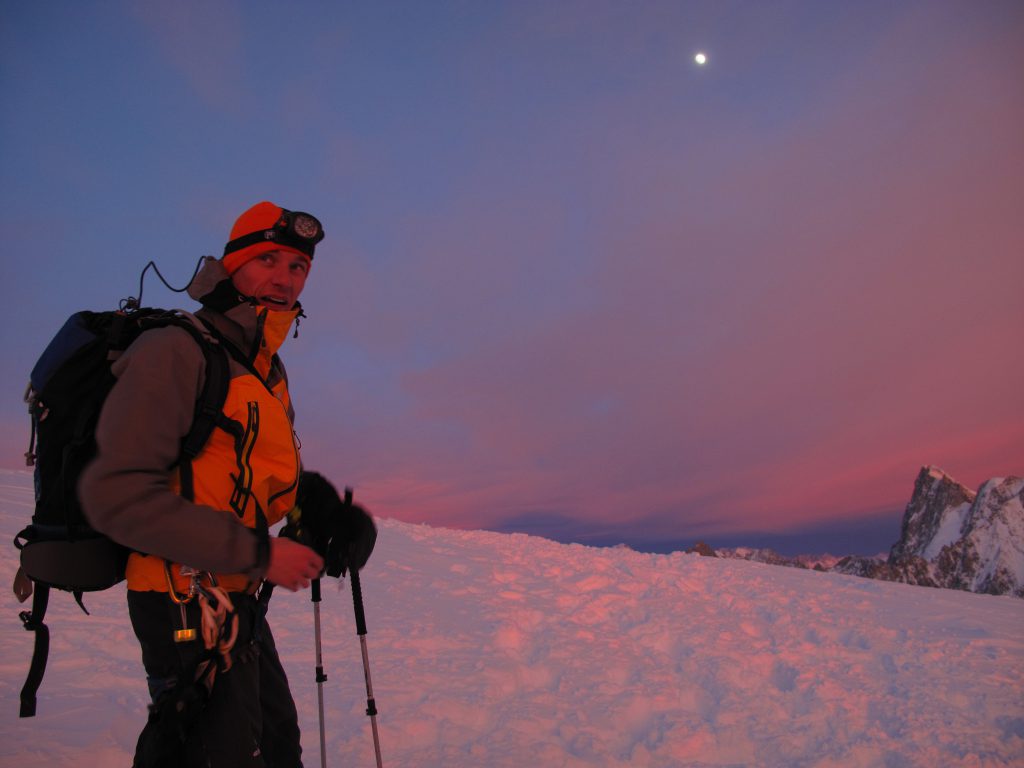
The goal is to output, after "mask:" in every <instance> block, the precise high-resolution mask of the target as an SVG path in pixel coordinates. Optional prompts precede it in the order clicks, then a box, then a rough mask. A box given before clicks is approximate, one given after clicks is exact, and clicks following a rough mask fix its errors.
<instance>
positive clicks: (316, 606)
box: [310, 578, 327, 768]
mask: <svg viewBox="0 0 1024 768" xmlns="http://www.w3.org/2000/svg"><path fill="white" fill-rule="evenodd" d="M310 586H311V588H312V592H313V598H312V599H313V633H314V635H315V636H316V698H317V706H318V708H319V710H320V768H327V739H326V737H325V735H324V681H325V680H327V675H325V674H324V658H323V653H322V650H321V646H320V579H319V578H316V579H313V582H312V584H311V585H310Z"/></svg>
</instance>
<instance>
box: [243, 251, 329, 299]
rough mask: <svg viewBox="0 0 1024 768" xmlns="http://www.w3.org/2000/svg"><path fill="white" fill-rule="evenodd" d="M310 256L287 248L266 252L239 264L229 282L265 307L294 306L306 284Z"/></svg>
mask: <svg viewBox="0 0 1024 768" xmlns="http://www.w3.org/2000/svg"><path fill="white" fill-rule="evenodd" d="M309 264H310V259H309V257H308V256H303V255H301V254H298V253H292V252H291V251H267V252H266V253H261V254H260V255H259V256H257V257H256V258H255V259H251V260H249V261H247V262H246V263H245V264H243V265H242V266H241V267H239V268H238V269H237V270H236V271H235V274H233V275H232V276H231V282H233V283H234V285H235V288H237V289H238V290H239V292H240V293H243V294H245V295H246V296H252V297H253V298H254V299H256V302H257V303H258V304H259V305H260V306H262V307H267V308H268V309H272V310H276V311H279V312H283V311H286V310H289V309H291V308H292V307H294V306H295V302H296V301H298V300H299V294H300V293H302V289H303V287H305V285H306V277H307V275H309Z"/></svg>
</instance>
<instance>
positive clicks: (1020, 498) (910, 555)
mask: <svg viewBox="0 0 1024 768" xmlns="http://www.w3.org/2000/svg"><path fill="white" fill-rule="evenodd" d="M833 570H835V571H837V572H839V573H847V574H853V575H857V576H866V577H869V578H874V579H882V580H885V581H900V582H904V583H907V584H919V585H922V586H929V587H945V588H948V589H963V590H967V591H969V592H983V593H986V594H992V595H1003V594H1010V595H1014V596H1016V597H1024V478H1020V477H1006V478H993V479H991V480H989V481H987V482H986V483H984V484H983V485H982V486H981V488H979V489H978V491H977V492H975V491H972V490H970V489H969V488H966V487H965V486H963V485H961V484H960V483H958V482H957V481H956V480H954V479H953V478H951V477H950V476H949V475H947V474H946V473H945V472H943V471H942V470H941V469H939V468H937V467H922V468H921V471H920V472H919V473H918V476H917V480H916V481H915V483H914V494H913V496H912V497H911V499H910V503H909V504H907V508H906V511H905V512H904V514H903V525H902V531H901V535H900V540H899V541H898V542H896V544H894V545H893V547H892V549H891V550H890V552H889V557H888V558H887V559H886V560H884V561H882V560H877V559H873V558H864V557H848V558H844V559H843V560H841V561H840V562H839V563H838V564H837V565H836V566H835V568H834V569H833Z"/></svg>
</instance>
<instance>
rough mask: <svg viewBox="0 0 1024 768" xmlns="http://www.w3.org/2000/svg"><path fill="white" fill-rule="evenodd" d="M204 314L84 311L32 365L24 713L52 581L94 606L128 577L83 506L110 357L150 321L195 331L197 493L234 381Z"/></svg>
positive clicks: (191, 454) (34, 681)
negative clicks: (201, 371) (202, 372)
mask: <svg viewBox="0 0 1024 768" xmlns="http://www.w3.org/2000/svg"><path fill="white" fill-rule="evenodd" d="M196 322H197V321H195V320H194V318H190V317H189V316H188V315H186V314H185V313H183V312H178V311H168V310H163V309H150V308H142V309H135V310H132V311H116V312H115V311H110V312H89V311H84V312H78V313H76V314H74V315H72V316H71V317H70V318H68V320H67V322H66V323H65V324H64V326H63V327H62V328H61V329H60V331H58V332H57V335H56V336H54V337H53V339H52V340H51V341H50V343H49V345H48V346H47V347H46V349H45V350H44V351H43V354H42V355H41V356H40V358H39V362H37V363H36V365H35V367H34V368H33V369H32V374H31V377H30V380H29V387H28V390H27V392H26V394H25V401H26V402H27V403H28V405H29V413H30V415H31V417H32V436H31V440H30V445H29V450H28V452H27V453H26V454H25V458H26V462H27V463H28V465H29V466H34V467H35V470H34V475H35V476H34V481H35V512H34V513H33V515H32V522H31V524H30V525H28V526H27V527H26V528H24V529H23V530H22V531H21V532H20V533H18V535H17V536H16V537H15V539H14V545H15V546H16V547H17V548H18V549H19V550H20V553H21V567H20V568H19V570H18V576H17V577H16V580H15V592H16V593H18V596H19V598H20V599H21V600H22V601H24V600H26V599H27V598H28V595H29V594H30V593H34V596H33V600H32V610H31V611H23V612H21V614H20V616H21V620H22V622H23V623H24V625H25V629H27V630H29V631H32V632H35V647H34V650H33V654H32V664H31V667H30V669H29V673H28V677H27V679H26V680H25V686H24V687H23V688H22V691H21V713H20V715H21V717H32V716H33V715H35V710H36V691H37V690H38V689H39V685H40V683H41V682H42V679H43V673H44V672H45V671H46V661H47V656H48V655H49V646H50V634H49V629H48V628H47V627H46V625H45V624H44V623H43V618H44V616H45V615H46V606H47V602H48V600H49V594H50V589H51V588H56V589H61V590H65V591H68V592H71V593H72V594H73V595H74V596H75V600H76V601H77V602H78V604H79V606H81V608H82V610H83V611H85V612H86V613H88V611H87V610H86V609H85V605H84V603H83V602H82V593H84V592H97V591H101V590H104V589H108V588H110V587H112V586H114V585H115V584H117V583H119V582H120V581H122V580H123V579H124V577H125V565H126V563H127V560H128V555H129V550H128V549H126V548H125V547H122V546H121V545H119V544H117V543H115V542H113V541H111V540H110V539H108V538H107V537H106V536H104V535H103V534H101V533H99V532H97V531H95V530H93V528H92V527H91V526H90V525H89V523H88V521H87V520H86V519H85V516H84V515H83V514H82V507H81V504H80V503H79V500H78V493H77V486H78V478H79V476H80V475H81V473H82V470H83V469H84V468H85V466H86V465H87V464H88V463H89V462H90V461H91V460H92V458H93V457H94V456H95V455H96V439H95V431H96V423H97V421H98V419H99V415H100V411H101V410H102V408H103V403H104V401H105V400H106V397H107V395H108V393H109V392H110V389H111V387H112V386H113V384H114V381H115V379H114V375H113V374H112V373H111V371H110V367H111V363H112V362H113V361H114V360H116V359H117V357H119V356H120V354H121V353H122V352H123V351H124V350H125V349H127V348H128V346H129V345H130V344H131V343H132V342H133V341H134V340H135V339H136V338H138V336H139V335H140V334H142V333H144V332H145V331H147V330H149V329H151V328H162V327H166V326H168V325H174V326H177V327H180V328H183V329H185V330H187V331H188V332H189V333H191V335H192V336H193V338H194V339H195V340H196V343H197V344H199V346H200V348H201V349H202V351H203V356H204V358H205V360H206V377H205V384H204V386H203V390H202V392H201V393H200V394H199V398H198V400H197V402H196V414H195V418H194V419H193V422H192V427H191V429H190V431H189V433H188V435H186V436H185V438H184V439H183V440H182V445H181V454H180V456H179V459H178V468H179V471H180V475H181V486H182V495H183V496H185V497H186V498H192V495H193V493H192V472H191V466H192V460H193V459H194V458H195V457H196V456H197V455H198V454H199V452H200V451H201V450H202V448H203V446H204V445H205V444H206V441H207V440H208V439H209V437H210V433H211V432H212V431H213V429H214V427H215V426H216V424H217V420H218V416H219V414H220V411H221V408H222V407H223V405H224V401H225V399H226V397H227V389H228V381H229V374H228V361H227V355H226V354H225V352H224V350H223V347H221V346H220V345H219V344H215V343H212V342H211V341H210V339H209V338H207V336H206V335H205V334H204V333H203V332H202V331H200V329H199V327H197V324H196Z"/></svg>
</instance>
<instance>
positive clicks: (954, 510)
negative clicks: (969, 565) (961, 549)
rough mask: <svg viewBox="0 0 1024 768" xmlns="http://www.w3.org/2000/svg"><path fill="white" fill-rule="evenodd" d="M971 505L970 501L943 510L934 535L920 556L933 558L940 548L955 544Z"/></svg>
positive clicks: (936, 555)
mask: <svg viewBox="0 0 1024 768" xmlns="http://www.w3.org/2000/svg"><path fill="white" fill-rule="evenodd" d="M970 511H971V505H970V503H966V504H960V505H958V506H956V507H950V508H948V509H945V510H943V512H942V517H941V519H940V521H939V526H938V530H936V531H935V535H934V536H932V538H931V541H929V542H928V545H927V546H926V547H925V548H924V550H922V552H921V557H923V558H924V559H925V560H929V561H931V560H934V559H935V558H937V557H938V556H939V553H940V552H942V548H943V547H946V546H949V545H950V544H955V543H956V542H957V541H959V540H960V537H961V536H963V533H964V530H963V529H964V521H965V520H966V519H967V516H968V514H970Z"/></svg>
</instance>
